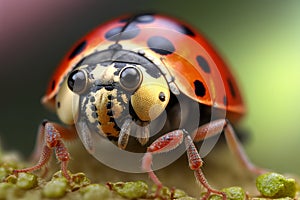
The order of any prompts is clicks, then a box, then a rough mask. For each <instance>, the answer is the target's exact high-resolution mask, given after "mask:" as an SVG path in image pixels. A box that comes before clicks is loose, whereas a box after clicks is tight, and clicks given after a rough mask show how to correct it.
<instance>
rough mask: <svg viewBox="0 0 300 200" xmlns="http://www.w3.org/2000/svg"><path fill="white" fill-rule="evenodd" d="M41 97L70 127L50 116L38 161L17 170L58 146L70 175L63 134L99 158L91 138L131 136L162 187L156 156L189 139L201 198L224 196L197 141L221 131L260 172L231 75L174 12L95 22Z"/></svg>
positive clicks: (126, 141)
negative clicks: (244, 135)
mask: <svg viewBox="0 0 300 200" xmlns="http://www.w3.org/2000/svg"><path fill="white" fill-rule="evenodd" d="M42 102H43V103H44V104H45V105H46V106H48V107H51V108H53V109H54V110H55V111H56V112H57V114H58V116H59V118H60V119H61V121H62V122H63V123H64V124H67V125H69V127H70V128H63V127H62V126H60V125H58V124H56V123H52V122H47V121H45V122H44V123H43V124H42V125H41V129H40V130H41V131H40V136H39V137H40V138H42V139H44V140H45V143H44V142H41V145H40V147H38V148H37V150H36V152H35V154H36V155H40V160H39V162H38V163H37V165H35V166H33V167H30V168H26V169H20V170H15V172H22V171H33V170H37V169H40V168H41V167H43V166H44V165H45V164H46V163H47V161H48V159H49V157H50V154H51V149H53V148H54V149H55V150H56V156H57V158H58V160H60V161H61V168H62V172H63V174H64V176H65V177H67V178H68V179H70V177H69V175H68V173H67V163H68V161H69V159H70V158H69V153H68V151H67V149H66V147H65V146H64V143H63V140H70V139H72V138H74V137H76V134H74V133H75V132H76V130H77V132H78V134H79V135H80V136H81V137H80V138H81V140H82V142H83V144H84V145H85V147H86V148H87V150H88V151H89V152H90V153H92V154H93V155H94V156H95V157H97V155H99V154H101V152H99V151H97V147H98V144H97V143H96V142H95V139H94V137H98V136H101V137H102V139H104V138H108V139H109V140H111V141H113V142H115V144H116V146H117V147H119V148H120V149H128V148H130V149H131V148H132V144H131V143H130V139H131V138H132V137H134V138H136V139H137V140H135V141H137V143H134V146H145V147H146V149H145V152H144V154H143V159H142V163H141V165H142V168H143V170H144V171H147V172H148V173H149V175H150V178H151V179H152V180H153V181H154V183H155V184H156V185H157V186H158V190H159V189H160V188H161V187H162V183H161V182H160V181H159V179H158V178H157V177H156V175H155V174H154V172H153V169H152V167H151V166H152V162H153V155H157V154H160V153H167V152H169V151H170V150H173V149H176V148H177V147H178V146H180V145H184V146H185V150H186V151H187V154H188V158H189V164H190V168H191V169H192V170H194V171H195V177H196V179H197V180H198V181H199V182H200V183H201V184H202V185H203V186H204V187H205V188H206V189H207V195H206V196H205V197H204V199H207V198H208V197H209V196H210V194H211V193H216V194H219V195H222V196H223V198H224V199H225V198H226V195H225V194H224V193H222V192H219V191H217V190H215V189H213V188H211V186H209V185H208V184H207V182H206V179H205V177H204V175H203V173H202V171H201V166H202V160H201V158H200V156H199V154H198V150H197V149H196V147H195V145H194V143H193V141H194V142H198V141H201V140H203V139H204V138H205V137H210V136H214V135H216V134H218V133H220V132H222V130H224V133H225V136H226V139H227V141H228V143H229V146H230V147H232V149H233V151H234V152H235V153H236V154H237V156H238V158H239V160H240V161H241V162H242V163H243V164H244V165H245V166H246V167H247V168H248V169H249V170H251V171H253V172H255V173H261V172H262V171H263V170H261V169H259V168H256V167H255V166H253V165H252V164H251V163H250V162H249V161H248V160H247V158H246V156H245V155H244V152H243V150H242V147H241V145H240V144H239V142H238V141H237V139H236V137H235V134H234V131H233V129H232V127H231V124H230V123H229V121H231V122H232V123H236V122H237V121H238V120H239V119H240V118H241V117H242V116H243V115H244V113H245V107H244V104H243V101H242V97H241V94H240V91H239V89H238V86H237V84H236V82H235V79H234V77H233V75H232V73H231V72H230V71H229V69H228V67H227V66H226V64H225V63H224V62H223V60H222V59H221V58H220V57H219V56H218V54H217V53H216V52H215V50H214V49H213V48H212V47H211V45H210V44H209V43H208V42H207V40H205V38H204V37H203V36H202V35H200V34H199V33H198V32H196V31H195V30H194V29H192V28H191V27H189V26H188V25H186V24H184V23H182V22H179V21H177V20H175V19H172V18H169V17H165V16H161V15H156V14H140V15H134V16H129V17H123V18H119V19H116V20H113V21H110V22H108V23H106V24H104V25H102V26H100V27H98V28H96V29H95V30H94V31H92V32H91V33H89V34H88V35H86V36H85V37H83V38H82V39H81V40H80V41H79V42H78V43H77V45H76V46H75V47H74V48H73V49H72V50H71V51H70V52H69V53H68V54H67V56H66V57H65V58H64V59H63V61H62V63H61V65H60V66H59V67H58V68H57V69H56V71H55V73H54V75H53V77H52V79H51V81H50V83H49V86H48V89H47V92H46V94H45V96H44V97H43V99H42ZM191 105H196V106H194V107H192V106H191ZM191 108H192V109H191ZM212 110H216V112H215V113H214V114H212ZM222 113H223V114H222ZM225 114H226V116H225ZM195 116H196V119H197V120H196V123H194V122H193V127H190V124H191V121H192V118H195ZM75 126H76V128H75ZM157 127H160V128H157ZM156 133H158V134H157V135H156ZM42 139H39V141H42ZM43 144H44V145H43ZM130 144H131V145H130ZM133 149H134V148H133Z"/></svg>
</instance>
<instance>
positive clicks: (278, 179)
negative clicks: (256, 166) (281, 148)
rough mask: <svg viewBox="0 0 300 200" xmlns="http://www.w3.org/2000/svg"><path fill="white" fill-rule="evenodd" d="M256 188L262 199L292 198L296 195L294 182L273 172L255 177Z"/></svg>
mask: <svg viewBox="0 0 300 200" xmlns="http://www.w3.org/2000/svg"><path fill="white" fill-rule="evenodd" d="M256 187H257V189H258V191H259V192H260V193H261V194H262V195H263V196H264V197H269V198H285V197H290V198H294V197H295V195H296V181H295V180H294V179H289V178H286V177H284V176H283V175H280V174H277V173H273V172H270V173H266V174H263V175H260V176H259V177H257V179H256Z"/></svg>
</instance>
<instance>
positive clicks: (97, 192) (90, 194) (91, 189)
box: [79, 184, 112, 200]
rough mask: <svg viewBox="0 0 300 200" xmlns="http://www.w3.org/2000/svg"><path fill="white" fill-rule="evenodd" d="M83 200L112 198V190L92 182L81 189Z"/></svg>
mask: <svg viewBox="0 0 300 200" xmlns="http://www.w3.org/2000/svg"><path fill="white" fill-rule="evenodd" d="M79 192H80V193H81V195H82V199H83V200H94V199H102V200H106V199H111V196H112V194H111V191H109V189H108V188H107V187H105V186H104V185H101V184H91V185H88V186H86V187H83V188H81V189H80V190H79Z"/></svg>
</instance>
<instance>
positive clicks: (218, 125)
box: [194, 119, 268, 174]
mask: <svg viewBox="0 0 300 200" xmlns="http://www.w3.org/2000/svg"><path fill="white" fill-rule="evenodd" d="M223 130H224V134H225V137H226V141H227V144H228V147H229V148H230V150H231V151H232V152H233V153H234V155H235V156H236V157H237V158H238V160H239V162H240V163H241V164H242V165H243V166H244V167H245V168H246V169H248V170H249V171H250V172H252V173H254V174H262V173H266V172H267V171H268V170H266V169H263V168H259V167H257V166H255V165H254V164H253V163H252V162H251V161H250V160H249V159H248V157H247V155H246V153H245V151H244V149H243V147H242V145H241V143H240V142H239V140H238V138H237V137H236V134H235V131H234V129H233V127H232V126H231V124H230V122H229V121H228V120H227V119H219V120H215V121H212V122H210V123H208V124H204V125H203V126H201V127H199V128H198V129H197V131H196V132H195V137H194V141H195V142H198V141H202V140H204V139H205V138H207V137H212V136H214V135H216V134H219V133H221V132H222V131H223Z"/></svg>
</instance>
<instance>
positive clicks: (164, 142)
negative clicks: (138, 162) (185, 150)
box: [142, 130, 184, 196]
mask: <svg viewBox="0 0 300 200" xmlns="http://www.w3.org/2000/svg"><path fill="white" fill-rule="evenodd" d="M183 138H184V132H183V131H182V130H175V131H172V132H169V133H166V134H165V135H163V136H161V137H159V138H158V139H156V140H155V141H154V142H153V143H152V144H151V145H150V146H149V147H148V148H147V152H146V153H145V155H144V157H143V160H142V168H143V170H144V171H146V172H148V175H149V177H150V179H151V180H152V181H153V182H154V184H155V185H156V186H157V190H156V194H155V195H156V196H159V192H160V190H161V188H162V187H163V185H162V183H161V182H160V180H159V179H158V177H157V176H156V175H155V173H154V172H153V170H152V168H151V165H152V160H153V159H152V157H153V155H154V154H159V153H163V152H169V151H171V150H172V149H175V148H176V147H178V146H179V145H180V144H181V143H182V142H183Z"/></svg>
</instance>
